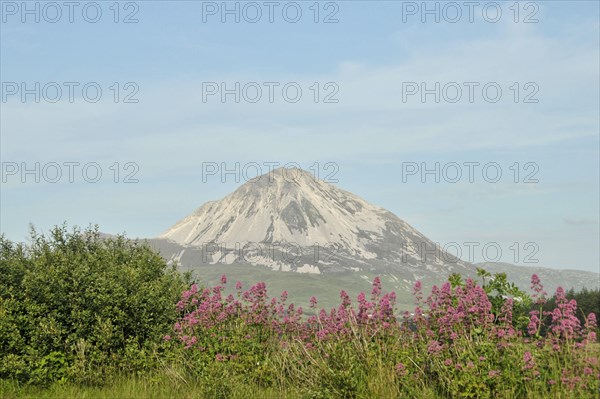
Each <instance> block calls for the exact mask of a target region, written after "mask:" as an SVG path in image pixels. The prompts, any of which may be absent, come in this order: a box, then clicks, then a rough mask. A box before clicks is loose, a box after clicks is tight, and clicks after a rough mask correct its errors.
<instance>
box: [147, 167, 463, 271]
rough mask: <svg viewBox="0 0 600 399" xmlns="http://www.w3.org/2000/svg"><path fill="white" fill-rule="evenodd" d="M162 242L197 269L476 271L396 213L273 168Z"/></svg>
mask: <svg viewBox="0 0 600 399" xmlns="http://www.w3.org/2000/svg"><path fill="white" fill-rule="evenodd" d="M159 239H161V240H166V241H168V242H169V243H170V244H171V245H177V246H180V247H181V250H180V251H176V253H174V255H173V256H172V258H173V259H177V260H178V261H180V262H182V263H188V264H190V263H193V264H194V265H199V264H217V263H225V264H251V265H255V266H258V265H262V266H268V267H269V268H271V269H273V270H282V271H296V272H300V273H302V272H304V273H318V274H320V273H328V272H344V271H360V270H364V271H370V272H378V273H393V274H397V276H396V278H402V279H403V280H404V281H406V282H407V283H408V282H409V281H414V280H416V279H423V278H425V277H426V275H436V277H437V278H439V276H440V273H441V274H443V275H447V274H449V273H452V272H458V273H463V274H464V273H465V272H471V273H472V272H473V270H474V268H473V266H472V265H470V264H468V263H466V262H463V261H461V260H460V259H457V258H455V257H453V256H452V255H450V254H448V253H444V252H443V251H441V250H440V249H439V247H436V245H435V244H434V243H433V242H432V241H430V240H429V239H428V238H427V237H425V236H424V235H423V234H421V233H420V232H418V231H417V230H416V229H414V228H413V227H411V226H410V225H409V224H408V223H406V222H405V221H403V220H402V219H400V218H398V217H397V216H396V215H394V214H393V213H391V212H389V211H387V210H385V209H383V208H380V207H378V206H375V205H372V204H369V203H368V202H367V201H365V200H363V199H362V198H360V197H358V196H356V195H354V194H352V193H349V192H347V191H344V190H341V189H339V188H337V187H336V186H334V185H332V184H329V183H326V182H324V181H322V180H319V179H316V178H315V177H314V176H313V175H312V174H311V173H309V172H307V171H304V170H302V169H296V168H291V169H284V168H279V169H275V170H274V171H272V172H270V173H267V174H265V175H262V176H259V177H257V178H255V179H253V180H251V181H248V182H247V183H245V184H243V185H242V186H241V187H239V188H238V189H237V190H236V191H234V192H233V193H232V194H230V195H228V196H227V197H225V198H223V199H221V200H218V201H211V202H207V203H205V204H204V205H202V206H201V207H200V208H198V209H197V210H196V211H195V212H193V213H192V214H190V215H189V216H187V217H185V218H184V219H183V220H181V221H179V222H178V223H176V224H175V225H174V226H173V227H171V228H170V229H168V230H167V231H166V232H164V233H163V234H162V235H161V236H160V237H159ZM184 259H186V261H185V262H184ZM407 272H408V274H409V275H407ZM431 277H433V276H431Z"/></svg>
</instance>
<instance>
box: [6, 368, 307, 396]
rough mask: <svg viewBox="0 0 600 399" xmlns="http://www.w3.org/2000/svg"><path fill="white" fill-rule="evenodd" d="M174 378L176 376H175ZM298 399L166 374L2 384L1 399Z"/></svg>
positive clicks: (240, 385) (255, 388)
mask: <svg viewBox="0 0 600 399" xmlns="http://www.w3.org/2000/svg"><path fill="white" fill-rule="evenodd" d="M171 377H172V376H171ZM219 397H222V398H230V399H246V398H248V399H250V398H261V399H262V398H264V399H296V398H301V396H300V394H299V393H294V392H290V391H280V390H275V389H272V388H262V387H258V386H249V385H245V384H243V383H239V382H236V383H233V384H229V385H227V386H226V387H225V388H223V389H221V390H219V389H215V387H214V386H213V387H208V386H203V385H202V384H200V383H194V382H185V381H174V380H173V379H170V378H168V376H167V375H166V373H165V374H162V375H154V376H146V377H130V378H124V377H122V378H118V379H117V380H116V381H114V382H113V383H112V384H110V385H108V386H102V387H89V386H81V385H74V384H59V383H56V384H53V385H51V386H50V387H46V388H42V387H35V386H19V385H18V384H17V383H13V382H9V381H0V398H1V399H17V398H19V399H75V398H78V399H79V398H81V399H163V398H164V399H175V398H177V399H188V398H189V399H192V398H193V399H204V398H207V399H209V398H210V399H213V398H219Z"/></svg>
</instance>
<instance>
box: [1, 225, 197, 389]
mask: <svg viewBox="0 0 600 399" xmlns="http://www.w3.org/2000/svg"><path fill="white" fill-rule="evenodd" d="M0 276H2V278H1V280H0V379H7V378H8V379H15V380H18V381H23V382H30V383H49V382H52V381H60V380H65V379H70V380H75V381H82V382H89V383H95V382H99V381H102V380H103V379H104V378H106V377H107V376H108V375H110V374H112V373H113V372H114V371H116V370H126V371H140V370H144V369H147V368H149V367H150V366H151V362H152V358H153V357H152V356H151V355H152V353H153V352H155V351H157V350H159V349H160V345H161V337H162V336H163V335H164V334H165V332H168V331H170V328H171V325H172V323H173V322H174V320H176V313H175V307H174V304H175V303H176V302H177V299H178V297H179V294H180V293H181V291H182V289H183V287H185V285H186V284H187V281H184V278H183V277H181V276H180V275H179V274H178V273H177V272H176V271H175V269H174V268H173V267H168V266H167V264H166V263H165V261H164V260H163V259H162V258H161V257H160V256H159V255H158V254H156V253H155V252H154V251H153V250H151V249H150V248H149V247H148V246H147V245H146V244H143V243H138V242H135V241H131V240H127V239H126V238H125V237H123V236H117V237H115V238H101V237H100V234H99V232H98V228H97V227H96V228H88V229H86V230H85V231H80V230H78V229H76V228H75V229H73V231H72V232H68V231H67V228H66V227H65V226H62V227H56V228H54V229H53V230H52V231H51V232H50V233H49V234H48V235H47V236H45V235H42V234H38V233H36V232H35V230H32V232H31V243H30V244H29V245H24V244H15V243H13V242H11V241H9V240H7V239H6V238H5V237H4V236H0Z"/></svg>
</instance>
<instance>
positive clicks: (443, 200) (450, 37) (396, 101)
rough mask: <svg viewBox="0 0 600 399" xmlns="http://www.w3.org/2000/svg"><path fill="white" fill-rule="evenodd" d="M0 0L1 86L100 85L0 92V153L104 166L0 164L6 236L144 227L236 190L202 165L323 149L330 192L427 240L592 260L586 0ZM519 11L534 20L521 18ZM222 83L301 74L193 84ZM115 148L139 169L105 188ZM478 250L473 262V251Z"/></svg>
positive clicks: (307, 158) (593, 6)
mask: <svg viewBox="0 0 600 399" xmlns="http://www.w3.org/2000/svg"><path fill="white" fill-rule="evenodd" d="M0 3H1V7H2V10H3V14H2V18H3V19H2V24H1V32H0V33H1V38H0V41H1V43H0V44H1V55H0V58H1V59H0V67H1V74H2V76H1V81H2V82H3V84H4V87H3V94H6V93H5V92H4V91H5V89H6V87H7V86H6V84H7V82H9V83H10V82H17V83H21V82H27V83H28V84H29V85H33V83H34V82H40V83H41V85H42V86H43V85H44V84H45V83H48V82H81V84H82V85H83V84H85V83H86V82H98V84H99V85H100V87H102V88H103V96H102V98H101V99H100V101H99V102H97V103H87V102H85V101H84V100H83V99H82V98H81V97H80V93H79V92H76V98H75V101H74V102H73V103H69V101H68V100H67V99H66V94H65V95H64V96H63V98H62V100H61V101H58V102H57V103H49V102H46V101H41V102H40V103H39V104H38V103H35V102H34V101H32V100H31V98H32V97H31V96H30V97H29V99H27V98H26V100H27V101H25V102H24V103H23V102H22V101H21V100H20V96H19V95H13V96H7V100H6V101H5V102H4V101H3V102H0V106H1V108H2V110H1V119H2V120H1V122H0V127H1V130H2V137H1V150H0V154H1V156H2V162H4V163H5V167H6V165H7V164H6V163H7V162H9V163H10V162H16V163H17V164H20V163H21V162H27V163H28V164H30V165H31V164H33V163H34V162H41V163H42V164H44V163H47V162H58V163H63V162H70V161H74V162H80V163H81V164H84V163H86V162H97V163H98V164H99V165H101V167H102V170H103V172H104V175H103V176H106V177H103V179H102V180H101V181H100V182H98V183H96V184H92V183H87V182H85V181H83V179H81V178H76V179H75V182H74V183H69V182H68V180H67V179H66V178H64V179H62V180H61V181H59V182H57V183H54V184H53V183H48V182H44V181H42V182H40V183H35V182H33V181H32V178H31V177H29V178H28V181H27V182H26V183H22V182H21V179H20V177H19V175H18V174H17V175H16V176H13V175H8V176H4V177H5V178H6V183H3V184H2V192H1V208H0V210H1V218H0V222H1V231H2V232H3V233H5V234H7V236H8V237H9V238H11V239H15V240H22V239H25V237H26V235H27V228H28V227H27V226H28V223H30V222H31V223H33V224H34V225H36V226H37V227H39V228H40V229H44V230H46V229H48V228H49V227H51V226H52V225H54V224H60V223H62V222H63V221H65V220H66V221H68V223H69V224H77V225H84V226H85V225H87V224H89V223H97V224H99V225H100V228H101V230H103V231H105V232H109V233H117V232H123V231H126V232H127V233H128V235H130V236H140V237H153V236H157V235H158V234H160V233H161V232H162V231H164V230H166V229H167V228H168V227H169V226H170V225H172V224H174V223H175V222H176V221H178V220H179V219H180V218H181V217H183V216H184V215H186V214H188V213H190V212H191V211H192V210H194V209H195V208H196V207H198V206H200V205H201V204H202V203H204V202H206V201H208V200H214V199H218V198H221V197H223V196H225V195H226V194H227V193H229V192H231V191H232V190H234V189H235V187H236V186H237V185H238V184H237V183H236V182H235V181H232V179H231V178H230V179H229V181H227V182H226V183H221V182H220V181H219V180H218V179H216V178H210V179H209V180H208V182H207V183H203V181H202V173H201V171H202V163H203V162H218V163H220V162H226V163H227V164H228V165H232V164H233V163H235V162H240V163H245V162H258V163H263V162H269V161H279V162H281V163H285V162H296V163H298V164H300V165H301V166H303V167H305V168H308V167H310V166H311V165H313V164H314V163H315V162H319V163H320V164H321V165H323V164H325V163H326V162H335V163H336V164H337V165H338V166H339V172H338V173H337V178H338V180H339V183H338V185H339V186H340V187H341V188H344V189H346V190H349V191H351V192H354V193H355V194H357V195H359V196H361V197H363V198H365V199H366V200H368V201H369V202H372V203H374V204H376V205H380V206H382V207H384V208H387V209H389V210H391V211H392V212H394V213H395V214H397V215H398V216H399V217H401V218H403V219H404V220H406V221H407V222H408V223H410V224H412V225H413V226H414V227H416V228H417V229H419V230H420V231H422V232H423V233H424V234H425V235H427V236H428V237H430V238H431V239H432V240H434V241H436V242H439V243H440V244H442V245H443V244H445V243H450V242H457V243H465V242H480V243H481V245H484V244H486V243H489V242H497V243H499V245H500V247H501V248H502V249H503V253H504V256H503V258H502V260H503V261H508V262H513V263H520V264H522V263H523V258H524V255H525V254H524V253H521V254H520V256H519V258H518V259H516V260H515V259H514V253H513V252H511V250H510V249H509V248H510V246H511V245H512V243H514V242H518V243H519V245H520V246H524V245H525V244H526V243H528V242H534V243H536V244H537V245H538V246H539V252H538V253H537V254H536V256H535V258H536V259H538V260H539V263H537V265H539V266H548V267H555V268H575V269H584V270H592V271H598V267H599V262H600V259H599V245H598V241H599V239H600V237H599V225H598V221H599V219H600V216H599V205H598V204H599V201H600V198H599V172H598V170H599V163H598V159H599V129H600V127H599V108H600V104H599V94H598V93H599V90H600V88H599V72H598V71H599V69H600V65H599V47H600V43H599V37H600V34H599V6H598V4H599V3H598V2H597V1H544V2H541V1H539V2H521V3H520V4H517V6H518V8H519V10H520V14H519V21H520V22H518V23H515V22H514V20H513V18H514V9H515V5H514V4H515V2H514V1H508V2H499V3H501V4H502V11H503V14H502V17H501V18H500V20H499V21H498V22H496V23H490V22H487V21H486V20H485V19H484V18H483V17H484V16H485V17H488V18H489V17H490V16H491V14H486V15H482V11H481V8H477V9H476V10H475V14H474V15H475V20H474V22H473V23H470V22H468V16H467V15H463V18H462V20H461V21H459V22H457V23H448V22H446V21H444V20H443V18H442V20H441V22H440V23H435V22H433V21H432V19H431V18H432V17H431V16H429V17H428V18H429V19H428V20H427V21H426V22H425V23H423V22H421V19H420V15H405V17H406V19H407V21H406V22H403V7H404V10H407V5H408V4H409V3H410V2H399V1H398V2H392V1H385V2H384V1H338V2H329V3H333V4H334V5H327V3H328V2H321V3H320V9H321V12H320V15H319V18H320V19H321V20H322V19H323V18H324V17H325V15H326V14H328V13H329V12H331V11H334V10H336V9H337V12H336V14H335V18H337V19H338V20H339V22H338V23H331V24H324V23H314V21H313V17H314V14H313V10H314V9H310V8H309V7H311V6H312V5H313V3H314V2H313V1H307V2H306V1H305V2H297V3H298V4H299V5H300V7H301V9H302V11H303V15H302V18H301V19H300V21H299V22H298V23H295V24H292V23H288V22H286V21H285V20H284V19H283V18H282V15H281V13H278V12H277V10H278V9H279V8H278V9H276V12H275V14H274V15H275V22H274V23H269V22H268V21H266V18H267V17H266V15H265V16H263V20H262V21H259V22H258V23H255V24H252V23H247V22H245V21H244V20H243V18H242V20H241V22H240V23H234V22H233V20H232V17H229V20H228V21H227V22H226V23H221V21H220V15H219V14H217V15H210V16H207V21H206V22H203V14H202V11H203V7H207V4H208V3H210V2H208V3H207V2H200V1H185V2H183V1H169V2H167V1H138V2H135V4H136V5H137V8H138V10H137V12H136V14H135V17H136V18H137V19H138V20H139V22H138V23H133V24H124V23H117V24H115V23H114V22H113V17H114V14H113V9H110V8H109V7H111V6H112V4H113V3H114V2H113V1H108V2H102V1H101V2H98V3H99V4H100V6H101V9H102V11H103V14H102V17H101V19H100V21H99V22H98V23H95V24H92V23H88V22H86V21H85V20H84V19H83V18H82V15H81V12H80V10H79V9H76V10H75V14H74V18H75V19H74V22H73V23H69V22H68V20H67V16H66V15H63V18H62V19H61V20H59V21H58V22H57V23H54V24H52V23H48V22H46V21H44V18H43V17H44V15H41V21H40V23H35V22H34V21H33V16H26V17H27V18H28V19H27V20H26V22H25V23H23V22H22V21H21V15H20V10H17V13H16V14H15V15H13V12H14V8H12V5H13V4H17V5H19V6H20V4H21V2H7V1H1V2H0ZM59 3H62V2H59ZM127 3H128V2H121V4H120V5H121V8H123V9H121V12H120V15H119V19H120V20H122V18H123V17H124V15H126V14H128V13H129V12H131V11H134V10H135V9H134V8H132V7H133V6H128V5H127ZM287 3H289V2H287ZM457 3H458V4H459V5H462V4H463V2H457ZM489 3H490V2H480V4H481V5H482V7H483V5H485V4H489ZM7 4H8V5H7ZM28 4H30V6H31V7H34V6H35V2H29V3H28ZM81 4H82V5H83V4H86V2H81ZM216 4H217V5H220V4H221V2H217V3H216ZM233 4H234V2H229V5H230V6H231V7H233ZM243 4H244V3H243V2H242V3H240V7H242V6H243ZM258 4H259V5H261V4H263V2H258ZM284 4H286V2H281V3H280V5H281V7H282V6H283V5H284ZM414 4H417V5H418V6H420V4H421V2H416V3H414ZM428 4H429V5H430V6H431V7H433V6H434V4H435V2H428ZM528 4H529V5H528ZM443 5H444V3H440V7H443ZM326 6H327V7H329V8H327V9H324V8H325V7H326ZM40 7H43V3H40ZM125 7H129V8H127V9H125ZM511 7H512V8H511ZM262 10H263V11H266V10H267V9H266V8H264V7H263V8H262ZM47 11H48V12H50V11H52V10H47ZM63 11H65V10H63ZM78 11H79V12H78ZM462 11H463V12H464V13H467V12H468V10H467V9H466V8H465V7H462ZM531 12H535V16H534V17H535V18H537V19H538V20H539V22H537V23H527V24H526V23H523V22H522V20H523V19H524V18H525V16H526V15H527V14H529V13H531ZM52 15H53V14H48V15H46V16H47V17H49V18H52ZM236 81H237V82H241V83H242V85H243V84H244V83H246V82H281V83H282V84H285V83H286V82H298V84H299V85H300V86H301V87H302V88H303V89H304V91H303V93H304V95H303V97H302V99H301V101H299V102H298V103H294V104H292V103H287V102H285V101H283V100H282V98H281V97H276V99H275V101H274V102H273V103H269V102H268V101H259V102H258V103H255V104H251V103H247V102H244V101H241V102H240V103H239V104H238V103H235V102H233V101H231V100H229V101H228V102H226V103H221V102H220V101H219V99H218V97H212V98H210V99H209V101H208V102H203V101H202V86H203V85H202V84H203V82H228V83H229V84H230V85H233V82H236ZM113 82H119V83H120V85H121V86H122V85H123V84H125V83H127V82H134V83H135V84H136V85H137V86H138V87H139V92H138V93H137V94H136V95H135V98H137V99H139V102H138V103H127V104H124V103H114V101H113V100H112V95H113V92H112V91H110V89H109V87H110V86H111V85H112V83H113ZM314 82H319V83H320V85H321V86H322V85H323V84H325V83H327V82H334V83H335V84H336V85H337V87H339V92H338V93H337V94H336V96H335V98H337V99H338V100H339V102H338V103H323V102H319V103H316V104H315V103H314V102H313V101H312V97H311V96H312V92H311V91H310V90H309V87H310V86H311V85H312V84H313V83H314ZM403 82H418V83H420V82H427V83H428V84H430V85H431V86H433V84H434V82H441V84H442V85H443V84H445V83H447V82H480V83H481V85H483V84H485V83H487V82H497V83H498V85H499V86H500V87H501V88H502V89H503V95H502V98H501V99H500V101H498V102H497V103H488V102H486V101H484V100H483V99H482V97H481V96H479V95H477V96H476V97H475V101H474V102H473V103H469V102H468V101H459V102H458V103H456V104H452V103H448V102H444V101H441V102H440V103H439V104H436V103H435V102H433V101H432V100H431V98H432V97H429V100H428V101H427V102H426V103H421V102H420V101H418V97H412V98H410V101H407V102H403V101H402V88H403ZM514 82H519V84H520V85H521V86H523V85H524V84H525V83H527V82H533V83H535V84H536V85H537V87H538V88H539V92H537V94H536V95H535V98H537V99H538V100H539V102H538V103H523V102H522V101H520V102H519V103H514V101H513V98H512V95H513V92H512V91H511V90H510V88H509V87H510V86H511V85H512V84H513V83H514ZM122 89H123V88H122ZM521 90H523V87H521ZM126 93H127V91H125V92H123V91H121V95H123V94H126ZM321 93H322V94H323V93H324V92H321ZM476 94H477V92H476ZM524 94H527V91H522V92H521V95H524ZM230 98H231V97H230ZM114 162H120V163H121V166H122V165H123V164H125V163H126V162H135V163H136V164H137V165H139V171H138V172H137V174H136V177H137V178H138V179H139V183H136V184H125V183H118V184H115V183H113V182H112V181H111V179H112V177H108V174H110V173H112V171H111V170H110V169H109V166H110V165H112V164H113V163H114ZM403 162H416V163H417V164H421V163H426V164H427V165H430V166H431V165H433V164H434V163H436V162H439V163H440V164H441V165H443V164H445V163H449V162H457V163H459V164H463V163H464V162H480V163H481V164H486V163H490V162H496V163H498V164H499V165H500V166H501V168H502V171H503V178H502V179H501V180H500V181H499V182H498V183H488V182H486V181H485V180H484V179H483V178H481V174H479V175H476V179H475V182H474V183H470V182H468V180H466V178H464V179H463V180H462V181H460V182H458V183H454V184H453V183H448V182H444V181H441V182H440V183H435V182H433V181H431V177H430V178H429V179H430V180H429V181H428V182H426V183H422V182H421V181H420V179H419V178H417V177H414V176H411V177H410V178H409V179H408V180H407V181H406V182H403V181H402V168H403ZM515 162H519V165H520V166H521V167H523V165H524V164H525V163H527V162H534V163H535V164H536V165H537V166H538V167H539V171H537V173H536V176H535V177H536V178H538V179H539V183H529V184H526V183H522V182H521V183H518V184H515V183H514V182H513V181H512V173H513V171H512V170H511V169H509V167H510V166H511V165H513V164H514V163H515ZM64 170H66V169H64ZM265 170H266V169H265ZM464 170H466V169H464ZM476 171H479V172H480V169H479V170H476ZM121 172H122V173H123V171H121ZM522 172H523V171H522ZM525 172H526V171H525ZM523 173H524V172H523ZM323 174H325V172H323ZM122 177H123V176H122V175H121V176H120V178H122ZM523 177H524V176H523V175H522V176H520V178H521V180H522V179H523ZM42 180H43V179H42ZM476 254H477V253H476ZM478 255H479V256H478V257H476V259H474V260H475V261H479V260H482V255H481V253H479V254H478ZM467 260H470V259H467Z"/></svg>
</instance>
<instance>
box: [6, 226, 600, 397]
mask: <svg viewBox="0 0 600 399" xmlns="http://www.w3.org/2000/svg"><path fill="white" fill-rule="evenodd" d="M479 275H480V277H481V282H480V284H478V283H476V282H475V281H473V280H470V279H468V280H466V281H463V280H462V279H461V278H460V277H459V276H456V275H453V276H451V277H450V279H449V281H447V282H445V283H444V284H442V285H441V286H440V287H433V289H432V291H431V293H429V294H428V295H426V294H425V293H423V290H422V287H421V285H420V283H419V282H417V283H416V284H415V286H414V293H413V294H414V298H415V308H414V310H413V311H412V312H410V313H409V312H405V313H402V312H400V311H399V310H397V309H396V303H395V302H396V296H395V293H393V292H390V293H385V292H383V290H382V287H381V283H380V280H379V278H375V279H374V281H373V286H372V291H371V292H370V293H367V294H365V293H361V294H360V295H359V296H358V298H357V299H356V301H352V299H351V298H350V297H349V296H348V295H347V294H346V293H345V292H344V291H342V292H341V293H340V305H339V306H338V307H336V308H333V309H329V310H326V309H319V306H318V300H317V298H315V297H312V298H310V307H309V308H308V309H302V308H301V307H296V306H295V305H294V304H291V303H290V304H288V303H287V293H286V292H285V291H284V292H283V293H281V295H279V296H276V297H270V296H269V295H268V294H267V287H266V286H265V284H264V283H258V284H256V285H253V286H251V287H243V286H242V284H241V283H239V282H236V283H233V284H228V282H227V278H226V276H223V277H222V279H221V284H219V285H217V286H214V287H201V286H200V285H198V284H196V283H194V282H193V281H192V280H191V277H190V276H189V275H181V274H179V273H177V272H176V270H175V269H174V267H169V266H167V264H166V263H165V262H164V260H163V259H162V258H160V256H159V255H158V254H156V253H154V252H153V251H152V250H151V249H150V248H148V247H147V246H146V245H143V244H139V243H136V242H132V241H129V240H127V239H125V238H124V237H117V238H109V239H101V238H100V236H99V234H98V231H97V228H96V229H88V230H86V231H84V232H81V231H78V230H74V231H73V232H72V233H69V232H67V229H66V227H64V226H63V227H61V228H56V229H54V230H53V231H52V232H51V234H50V235H49V236H48V237H46V236H43V235H39V234H37V233H35V232H32V239H31V244H29V245H27V246H25V245H22V244H15V243H12V242H10V241H8V240H6V239H5V238H4V237H3V236H0V276H1V278H0V397H2V398H17V397H19V398H20V397H27V398H76V397H77V398H111V399H112V398H536V399H537V398H596V397H598V394H599V393H600V383H599V381H600V365H599V361H598V357H599V354H600V345H599V344H598V340H597V332H598V330H597V326H596V318H597V316H598V310H599V309H598V307H599V303H598V300H599V298H600V296H599V291H598V290H595V291H586V292H585V293H584V294H581V293H580V295H579V297H578V299H579V302H580V308H583V310H585V312H582V309H578V304H577V301H576V300H575V299H573V297H574V296H577V294H576V293H573V292H568V293H566V292H565V291H564V290H563V289H562V288H559V289H558V290H557V291H556V293H555V294H554V296H553V297H548V295H547V294H546V293H545V292H544V289H543V286H542V283H541V282H540V280H539V278H538V277H537V276H536V275H533V276H532V295H531V296H529V295H526V294H525V293H523V292H521V291H519V290H518V289H517V288H515V286H514V285H513V284H511V283H509V282H508V281H506V276H505V275H503V274H497V275H494V276H491V275H489V274H488V273H486V272H485V271H483V270H480V271H479ZM231 285H232V286H231ZM230 286H231V287H230Z"/></svg>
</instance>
